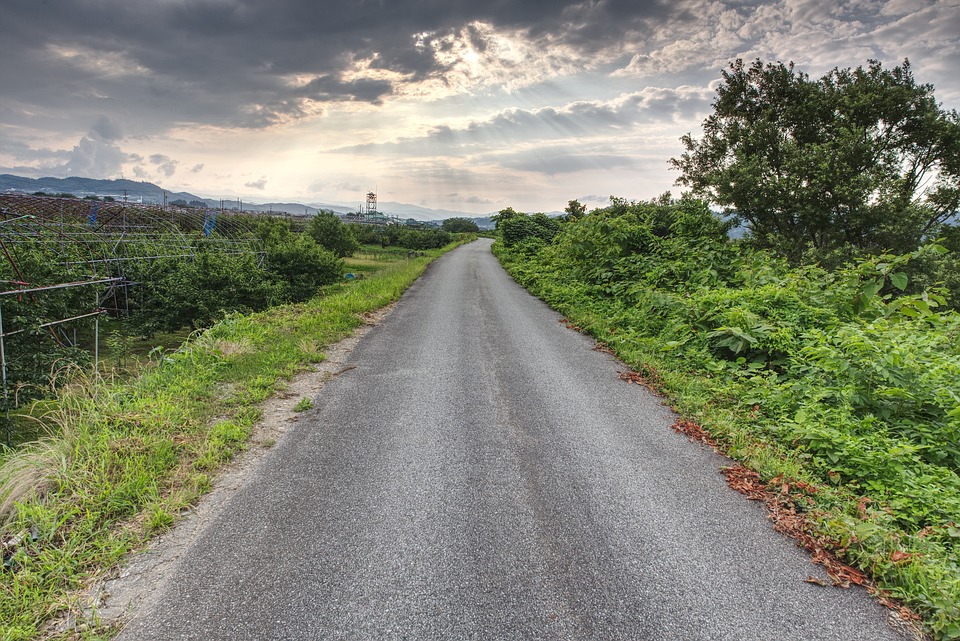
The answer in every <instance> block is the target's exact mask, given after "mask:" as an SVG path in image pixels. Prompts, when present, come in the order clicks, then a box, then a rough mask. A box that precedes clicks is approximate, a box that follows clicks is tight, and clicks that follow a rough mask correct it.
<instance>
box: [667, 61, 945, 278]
mask: <svg viewBox="0 0 960 641" xmlns="http://www.w3.org/2000/svg"><path fill="white" fill-rule="evenodd" d="M713 107H714V113H713V114H712V115H710V116H709V117H708V118H707V119H706V120H705V121H704V123H703V133H704V136H703V138H702V139H701V140H695V139H694V138H693V137H692V136H690V135H689V134H688V135H686V136H684V137H683V138H682V141H683V144H684V146H685V147H686V152H685V153H684V154H683V155H681V156H680V157H679V158H674V159H673V160H672V161H671V162H672V165H673V167H674V168H676V169H679V170H680V171H681V172H682V176H681V177H680V179H679V180H678V181H677V182H678V183H680V184H682V185H687V186H689V187H692V188H693V191H694V193H695V194H697V195H700V196H703V197H706V198H708V199H709V200H711V201H713V202H715V203H717V204H720V205H723V206H725V207H727V208H728V213H733V214H735V215H736V216H737V217H739V219H740V220H741V221H742V222H745V223H746V225H747V227H748V229H749V232H750V235H749V238H750V239H751V241H752V242H754V243H755V244H757V245H759V246H762V247H767V248H771V249H774V250H775V251H778V252H780V253H782V254H784V255H785V256H787V257H788V258H790V259H791V260H793V261H794V262H797V261H799V260H801V258H802V257H803V255H804V252H807V251H809V250H810V249H813V250H814V251H815V252H817V253H819V254H820V255H823V254H825V253H827V252H831V251H838V250H839V251H841V252H842V251H847V250H851V249H852V250H854V251H857V250H859V251H871V252H875V251H878V250H893V251H897V252H907V251H911V250H913V249H915V248H916V247H917V246H918V245H919V244H920V243H921V242H922V241H923V240H924V239H925V238H928V237H930V236H932V235H935V234H936V233H937V232H938V230H939V229H940V227H941V226H942V225H943V223H944V222H945V221H947V220H948V219H949V218H950V217H951V216H952V215H954V213H955V212H956V211H957V209H958V206H960V117H958V114H957V112H956V111H944V110H943V109H941V108H940V107H939V105H938V104H937V103H936V101H935V100H934V96H933V87H932V86H931V85H919V84H917V83H916V81H915V80H914V78H913V74H912V72H911V70H910V65H909V63H908V62H907V61H904V63H903V65H901V66H899V67H895V68H893V69H883V68H882V67H881V65H880V63H879V62H876V61H870V62H869V64H868V66H867V67H866V68H863V67H857V68H856V69H842V70H841V69H834V70H833V71H831V72H830V73H828V74H827V75H825V76H824V77H823V78H821V79H820V80H811V79H810V78H809V77H808V76H807V75H806V74H803V73H800V72H798V71H797V70H795V69H794V66H793V64H792V63H791V64H790V65H784V64H783V63H779V62H778V63H775V64H766V65H764V64H763V63H762V62H761V61H759V60H757V61H756V62H754V63H753V64H752V65H750V66H749V67H748V66H746V65H745V64H744V62H743V61H742V60H737V61H736V62H734V63H732V64H731V65H730V69H729V70H728V71H725V72H723V82H722V84H721V85H720V87H719V88H718V89H717V98H716V101H715V102H714V104H713Z"/></svg>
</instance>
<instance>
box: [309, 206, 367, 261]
mask: <svg viewBox="0 0 960 641" xmlns="http://www.w3.org/2000/svg"><path fill="white" fill-rule="evenodd" d="M306 233H307V234H308V235H309V236H311V237H312V238H313V239H314V240H315V241H317V244H318V245H321V246H322V247H325V248H326V249H328V250H330V251H331V252H333V253H334V254H335V255H336V256H337V257H338V258H343V257H344V256H349V255H351V254H353V252H355V251H357V250H358V249H360V244H359V243H357V240H356V238H354V237H353V234H351V233H350V230H349V229H347V226H346V225H344V224H343V223H342V222H340V219H339V218H338V217H337V215H336V214H333V213H331V212H326V211H321V212H318V213H317V215H316V216H314V217H313V219H312V220H311V221H310V222H309V223H308V224H307V231H306Z"/></svg>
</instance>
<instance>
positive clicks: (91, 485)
mask: <svg viewBox="0 0 960 641" xmlns="http://www.w3.org/2000/svg"><path fill="white" fill-rule="evenodd" d="M454 246H455V245H451V246H449V247H447V248H445V249H444V250H436V251H431V252H425V253H424V254H423V255H422V256H419V257H416V258H412V259H406V260H403V261H402V262H397V263H395V264H393V265H391V266H389V267H387V268H386V269H384V270H382V271H380V272H378V273H377V274H376V275H374V276H372V277H369V278H366V279H363V280H358V281H356V282H353V283H351V284H349V285H336V286H331V287H329V288H328V289H327V290H326V291H325V292H324V294H323V295H321V296H319V297H317V298H315V299H313V300H311V301H309V302H307V303H304V304H298V305H288V306H284V307H279V308H274V309H272V310H269V311H266V312H262V313H258V314H254V315H248V316H245V315H239V314H236V315H231V316H228V317H227V318H225V319H224V320H222V321H221V322H220V323H218V324H216V325H215V326H213V327H211V328H210V329H209V330H207V331H205V332H203V333H201V334H199V335H197V336H196V337H195V338H194V339H192V340H190V341H188V342H186V343H185V344H184V345H183V346H182V347H181V348H180V349H179V350H177V351H176V352H174V353H171V354H162V353H161V354H158V355H157V356H156V364H155V366H153V367H152V368H149V369H148V370H147V371H145V372H144V373H143V374H141V375H140V376H139V377H138V378H136V379H135V380H133V381H129V382H107V381H103V380H96V379H84V378H82V377H78V378H76V379H75V380H74V381H73V382H72V383H71V384H70V385H67V386H65V387H63V388H62V389H61V390H60V392H59V396H58V398H57V399H56V401H55V402H53V403H48V407H49V408H50V409H49V411H48V412H47V413H46V415H45V416H43V417H42V419H43V420H44V421H45V423H46V424H47V426H48V428H49V429H50V435H49V436H46V437H44V438H42V439H40V440H38V441H37V442H36V443H34V444H31V445H28V446H25V447H22V448H20V449H18V450H16V451H13V452H8V453H7V454H5V455H4V457H3V458H2V459H0V522H2V523H3V525H2V526H0V540H2V541H3V542H4V547H3V568H2V569H0V639H3V640H4V641H14V640H21V639H31V638H35V637H37V636H38V635H40V634H41V633H43V629H44V626H45V624H46V623H47V622H49V621H50V620H51V619H53V618H54V617H56V616H58V615H62V614H63V613H64V612H65V611H67V610H75V611H77V612H79V611H80V610H81V609H82V604H81V603H79V595H80V593H81V591H82V588H83V587H84V586H85V585H87V584H88V583H89V582H90V581H91V580H92V579H93V578H94V577H96V576H97V575H98V573H100V572H103V571H105V570H106V569H108V568H110V567H112V566H115V565H116V564H117V563H118V562H120V561H121V559H123V557H124V556H125V555H126V554H127V553H128V552H130V551H131V550H133V549H135V548H137V547H138V546H140V545H142V544H143V543H144V542H145V541H147V540H148V539H149V538H150V536H151V535H152V534H154V533H155V532H158V531H161V530H163V529H165V528H168V527H169V526H170V525H172V524H173V523H174V522H175V521H176V519H177V517H178V515H179V514H180V513H181V512H182V511H183V510H184V509H185V508H187V507H188V506H190V505H191V504H192V503H194V502H195V501H196V500H197V499H198V498H199V497H200V496H201V495H202V494H203V493H204V492H206V491H207V490H209V488H210V486H211V478H212V476H213V475H214V474H215V473H216V472H217V470H218V469H219V468H220V467H221V466H222V465H223V464H224V463H225V462H227V461H229V460H230V459H231V458H232V457H233V456H234V455H235V454H236V453H237V452H238V451H240V450H242V449H243V448H244V444H245V442H246V440H247V438H248V436H249V435H250V433H251V429H252V427H253V425H254V424H255V423H256V421H257V420H258V419H259V418H260V410H259V409H258V407H257V405H258V403H260V402H261V401H263V400H264V399H265V398H267V397H269V396H270V395H271V394H272V393H273V392H274V391H275V390H276V389H277V388H278V385H280V384H281V383H282V381H284V380H285V379H288V378H289V377H291V376H293V375H294V374H296V373H297V372H298V371H302V370H304V369H305V368H308V367H309V366H310V365H311V364H312V363H316V362H319V361H322V360H323V358H324V356H323V352H322V347H323V346H326V345H329V344H331V343H334V342H336V341H337V340H340V339H342V338H344V337H346V336H348V335H349V334H350V333H351V332H352V331H353V330H354V329H355V328H356V327H358V326H359V325H360V324H361V323H362V318H361V315H362V314H363V313H365V312H369V311H372V310H375V309H378V308H381V307H383V306H385V305H387V304H389V303H391V302H393V301H395V300H397V299H398V298H399V297H400V295H401V294H402V293H403V292H404V291H405V290H406V289H407V287H409V286H410V284H412V283H413V281H414V280H416V279H417V277H419V275H420V274H421V273H422V272H423V270H424V269H426V267H427V265H428V264H429V263H430V262H431V261H432V260H434V259H435V258H437V257H438V256H440V255H441V254H442V253H443V252H444V251H448V250H449V249H452V248H453V247H454Z"/></svg>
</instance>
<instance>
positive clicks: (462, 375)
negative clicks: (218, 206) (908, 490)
mask: <svg viewBox="0 0 960 641" xmlns="http://www.w3.org/2000/svg"><path fill="white" fill-rule="evenodd" d="M488 246H489V242H488V241H479V242H476V243H472V244H470V245H467V246H464V247H462V248H460V249H458V250H456V251H454V252H452V253H451V254H448V255H447V256H445V257H444V258H442V259H441V260H439V261H438V262H436V263H435V264H434V265H433V266H432V267H431V268H430V269H429V270H428V271H427V272H426V274H425V275H424V276H423V277H422V278H421V279H420V280H419V281H418V282H417V283H416V284H415V285H414V286H413V287H412V288H411V289H410V290H409V291H408V292H407V294H406V295H405V296H404V297H403V299H402V300H401V301H400V303H399V305H398V306H397V307H396V309H395V310H394V311H393V313H392V314H391V315H390V316H388V317H387V319H386V321H385V322H384V323H383V324H382V325H381V326H380V327H378V328H375V329H374V330H373V331H372V332H371V333H370V334H369V335H367V337H366V338H364V340H363V341H362V342H361V343H360V345H359V347H358V348H357V350H356V351H355V352H354V353H353V361H354V362H355V363H356V365H357V367H356V368H355V369H353V370H350V371H348V372H345V373H344V374H342V375H341V376H339V377H338V378H336V379H334V380H333V381H332V382H331V383H330V384H329V385H327V387H326V388H324V390H323V391H322V392H321V393H320V396H319V397H318V398H317V399H316V403H317V409H315V410H314V411H312V412H310V413H309V414H308V415H307V416H306V417H305V418H304V419H302V420H301V421H300V422H299V423H298V424H297V426H296V427H295V428H294V429H293V430H292V431H290V432H288V433H287V434H286V435H285V436H284V438H283V439H282V440H281V441H280V442H279V443H278V444H277V445H276V446H275V447H274V448H273V450H272V451H271V452H270V453H269V454H268V456H267V457H266V458H265V459H264V461H263V462H262V464H261V465H260V466H259V468H258V470H257V471H256V473H255V474H254V475H253V476H252V477H251V478H250V479H249V481H248V482H247V483H246V484H245V485H244V487H243V488H242V489H241V490H239V491H238V492H237V494H236V495H235V497H234V498H233V499H232V502H231V504H230V505H229V508H228V509H227V510H226V511H225V512H224V514H223V515H221V517H220V518H219V519H218V520H216V521H214V522H213V523H211V524H210V526H209V527H207V529H206V531H205V532H204V534H203V535H202V536H201V537H200V540H199V543H198V544H197V545H195V546H193V547H192V548H190V549H189V550H188V552H187V553H186V554H185V555H184V556H183V557H182V558H181V560H180V562H179V565H178V567H177V569H176V571H175V572H172V573H171V576H170V577H169V579H168V580H167V581H166V583H165V585H164V586H163V588H162V590H160V591H159V597H158V598H156V599H155V600H154V601H153V602H152V603H149V604H147V605H145V606H144V607H142V608H141V611H140V612H139V613H138V614H137V615H136V616H135V617H134V619H133V620H132V621H131V622H130V623H129V625H128V626H127V627H126V629H125V631H124V632H123V633H122V634H121V637H120V638H121V639H124V640H146V639H157V640H161V639H162V640H171V639H202V640H204V641H214V640H219V639H224V640H226V639H230V640H238V639H291V640H293V639H505V640H508V639H544V640H548V639H611V640H612V639H657V640H660V639H662V640H683V641H692V640H698V639H710V640H720V639H730V640H734V639H735V640H738V641H743V640H748V639H757V640H763V641H770V640H792V639H837V640H843V641H851V640H855V639H869V640H881V639H898V638H900V637H899V636H897V635H896V634H895V633H894V631H893V630H892V629H891V628H889V627H888V626H887V624H886V623H885V611H884V609H883V608H881V607H880V606H879V605H877V604H876V603H874V602H873V601H871V600H870V598H869V597H868V596H867V595H866V593H865V592H864V591H862V590H859V589H856V590H842V589H835V588H824V587H819V586H816V585H812V584H809V583H805V582H804V579H806V578H807V577H808V576H810V575H814V576H822V577H824V578H825V576H824V575H823V574H822V573H821V572H820V570H819V568H817V567H816V566H814V565H812V564H811V563H810V561H809V559H808V557H807V555H806V554H805V553H804V552H803V551H802V550H800V549H798V548H797V547H796V546H795V545H794V543H793V542H791V541H790V540H788V539H786V538H784V537H782V536H780V535H779V534H777V533H775V532H773V530H772V528H771V526H770V524H769V522H768V520H767V519H766V515H765V511H764V508H763V506H762V505H759V504H757V503H754V502H750V501H747V500H746V499H744V498H743V497H742V496H741V495H739V494H737V493H736V492H734V491H733V490H731V489H729V488H728V487H727V486H726V484H725V481H724V479H723V477H722V476H721V474H720V473H719V468H720V467H721V466H724V465H727V464H729V462H728V461H725V460H724V459H722V458H721V457H719V456H717V455H716V454H714V453H713V452H711V451H710V450H708V449H707V448H705V447H702V446H699V445H695V444H691V443H690V442H689V440H688V439H686V438H685V437H683V436H681V435H678V434H676V433H674V432H673V431H672V430H670V428H669V425H670V424H671V423H672V422H673V416H672V415H671V414H670V412H669V411H668V410H667V409H665V408H664V407H663V406H662V405H661V404H660V403H659V402H658V400H657V399H656V398H655V397H653V396H652V395H650V394H649V393H647V392H646V390H644V389H643V388H641V387H639V386H637V385H631V384H627V383H624V382H622V381H620V380H619V379H618V377H617V373H618V371H620V370H621V369H622V367H621V366H619V365H618V364H617V363H616V362H615V361H614V360H613V359H612V358H611V357H610V356H608V355H606V354H603V353H601V352H598V351H595V350H593V349H592V348H593V343H592V341H590V340H588V339H587V338H585V337H583V336H581V335H579V334H577V333H576V332H574V331H571V330H569V329H567V328H566V327H564V326H563V325H562V324H561V323H560V322H558V320H559V316H558V315H557V314H556V313H554V312H552V311H550V310H549V309H548V308H547V307H546V306H544V305H543V304H542V303H541V302H539V301H537V300H536V299H534V298H532V297H531V296H530V295H528V294H527V293H526V292H525V291H524V290H522V289H521V288H520V287H518V286H517V285H516V284H514V283H513V282H512V281H511V280H510V278H509V277H508V276H507V275H506V274H505V273H504V272H503V270H502V269H501V268H500V267H499V265H498V264H497V262H496V259H495V258H494V257H493V256H492V255H491V254H490V252H489V249H488Z"/></svg>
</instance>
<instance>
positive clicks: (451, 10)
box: [0, 0, 960, 213]
mask: <svg viewBox="0 0 960 641" xmlns="http://www.w3.org/2000/svg"><path fill="white" fill-rule="evenodd" d="M958 34H960V2H958V0H890V1H886V2H885V1H883V0H839V1H838V2H835V3H831V4H823V3H820V2H816V1H815V0H778V1H776V2H771V3H743V2H739V1H733V0H671V1H670V2H665V1H661V0H640V1H638V2H621V1H619V0H597V1H593V0H590V1H586V0H547V1H546V2H542V3H476V2H473V1H472V0H445V1H443V2H440V1H439V0H436V1H434V0H426V1H424V2H419V1H418V2H402V1H400V2H392V3H389V4H387V3H367V2H353V3H339V4H330V5H327V6H323V8H322V10H320V9H318V6H317V5H316V3H314V2H311V1H309V0H278V1H277V2H273V3H266V2H260V1H258V0H195V1H194V2H191V3H179V2H176V3H171V2H158V3H130V2H123V1H121V0H102V1H101V2H98V3H62V4H61V6H59V7H58V10H57V11H48V10H47V9H46V8H44V6H43V3H28V2H20V3H8V5H7V6H5V7H4V19H3V20H0V37H2V38H3V41H4V43H5V45H6V46H5V51H4V56H2V57H0V74H2V76H3V78H4V81H5V82H4V85H3V88H2V89H0V134H2V135H0V172H10V173H17V174H22V175H30V176H40V175H58V176H63V175H66V174H68V173H71V174H78V175H86V176H90V177H108V178H114V177H118V176H120V175H122V174H131V175H135V176H137V177H138V178H141V179H143V180H150V181H153V182H157V183H158V184H161V185H162V186H164V187H165V188H168V189H171V190H179V189H181V188H183V187H184V186H185V185H189V186H190V188H191V189H192V190H193V191H194V192H195V193H197V194H198V195H205V196H211V197H218V196H223V195H230V196H236V195H240V196H253V197H254V198H258V199H272V200H302V201H305V202H325V201H326V202H336V201H339V202H347V203H354V202H357V200H358V199H359V198H360V197H361V196H362V194H363V193H364V192H365V191H366V190H368V189H372V188H375V187H376V188H378V189H379V190H380V191H381V200H394V201H404V202H409V203H417V204H424V205H426V206H432V207H437V208H450V209H462V210H463V211H467V212H476V213H490V211H495V210H496V209H498V208H500V207H502V206H506V205H512V206H515V207H517V208H521V209H528V210H557V209H562V207H563V206H564V205H565V204H566V201H567V200H569V199H570V198H575V197H578V196H584V197H586V196H591V197H592V196H595V195H597V194H601V195H602V194H603V193H605V192H607V193H608V195H618V196H623V197H628V198H649V197H653V196H655V195H657V194H658V193H660V192H661V191H663V190H665V189H669V188H671V186H672V183H673V181H674V179H675V178H676V176H675V175H674V174H672V173H671V172H670V171H669V170H668V162H667V161H668V159H669V158H670V157H671V156H674V155H676V154H678V153H680V151H681V149H680V144H679V137H680V136H681V135H683V134H685V133H688V132H690V133H693V134H694V135H697V133H698V132H699V129H700V123H701V121H702V120H703V118H704V117H705V116H706V114H708V113H709V111H710V102H711V101H712V99H713V88H714V87H715V86H716V83H717V81H718V78H719V76H720V71H721V70H722V69H724V68H725V67H726V66H727V65H728V64H729V62H730V61H731V60H733V59H735V58H737V57H743V58H745V59H748V60H749V59H752V58H756V57H760V58H762V59H764V60H765V61H773V60H783V61H791V60H792V61H795V62H796V63H797V65H798V67H799V68H800V69H801V70H802V71H805V72H807V73H809V74H811V75H813V76H817V75H819V74H822V73H825V72H826V71H828V70H829V69H830V68H832V67H834V66H841V67H849V66H857V65H862V64H865V63H866V61H867V59H868V58H876V59H879V60H881V61H882V62H883V63H884V65H885V66H893V65H896V64H899V63H901V62H902V61H903V59H904V58H910V61H911V63H912V65H913V68H914V71H915V74H916V77H917V79H918V80H919V81H920V82H930V83H933V84H934V85H935V86H936V89H937V97H938V99H939V100H941V101H943V102H944V103H945V106H947V107H954V108H955V107H957V106H958V105H960V81H958V79H957V77H956V74H955V70H956V68H958V66H960V43H958V39H960V38H958ZM181 167H182V168H184V169H183V171H178V169H180V168H181ZM187 168H191V169H190V170H189V171H188V170H187ZM198 168H202V169H203V171H200V170H199V169H198ZM251 177H258V178H254V179H251ZM188 181H189V182H188Z"/></svg>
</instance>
